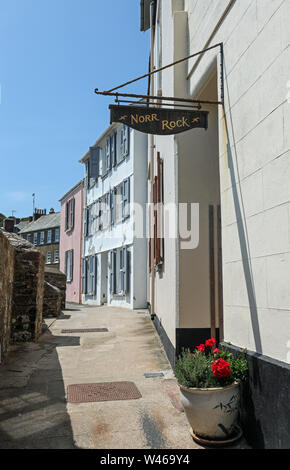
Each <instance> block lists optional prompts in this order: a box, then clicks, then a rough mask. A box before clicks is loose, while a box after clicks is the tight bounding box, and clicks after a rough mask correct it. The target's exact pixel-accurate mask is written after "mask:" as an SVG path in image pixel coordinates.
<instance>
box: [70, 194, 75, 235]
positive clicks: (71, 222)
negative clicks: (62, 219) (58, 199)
mask: <svg viewBox="0 0 290 470" xmlns="http://www.w3.org/2000/svg"><path fill="white" fill-rule="evenodd" d="M69 208H70V217H69V228H70V229H71V230H72V229H73V228H74V213H75V198H74V197H73V198H72V199H71V200H70V204H69Z"/></svg>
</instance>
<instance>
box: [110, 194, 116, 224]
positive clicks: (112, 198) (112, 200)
mask: <svg viewBox="0 0 290 470" xmlns="http://www.w3.org/2000/svg"><path fill="white" fill-rule="evenodd" d="M110 219H111V220H110V222H111V225H114V222H115V190H114V189H112V190H111V192H110Z"/></svg>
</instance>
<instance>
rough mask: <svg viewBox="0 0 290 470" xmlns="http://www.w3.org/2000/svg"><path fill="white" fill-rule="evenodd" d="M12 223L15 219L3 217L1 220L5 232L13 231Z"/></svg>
mask: <svg viewBox="0 0 290 470" xmlns="http://www.w3.org/2000/svg"><path fill="white" fill-rule="evenodd" d="M14 224H15V219H14V218H13V219H12V218H11V219H4V220H3V228H4V230H6V232H10V233H13V232H14Z"/></svg>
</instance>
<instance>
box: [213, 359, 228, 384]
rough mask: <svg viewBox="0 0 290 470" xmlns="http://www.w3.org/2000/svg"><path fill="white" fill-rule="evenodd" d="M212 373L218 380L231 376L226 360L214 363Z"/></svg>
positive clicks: (218, 360)
mask: <svg viewBox="0 0 290 470" xmlns="http://www.w3.org/2000/svg"><path fill="white" fill-rule="evenodd" d="M211 368H212V371H213V373H214V375H215V376H216V377H217V378H218V379H224V378H226V377H229V376H230V375H231V368H230V365H229V363H228V362H227V361H225V360H224V359H217V360H216V361H214V362H213V363H212V366H211Z"/></svg>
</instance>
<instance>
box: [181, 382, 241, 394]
mask: <svg viewBox="0 0 290 470" xmlns="http://www.w3.org/2000/svg"><path fill="white" fill-rule="evenodd" d="M177 383H178V382H177ZM238 385H240V382H239V381H235V382H233V383H232V384H231V385H226V386H225V387H215V388H194V387H185V386H184V385H181V384H180V383H178V386H179V388H180V390H183V391H185V392H189V393H195V392H218V391H223V390H230V389H231V388H236V387H237V386H238Z"/></svg>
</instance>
